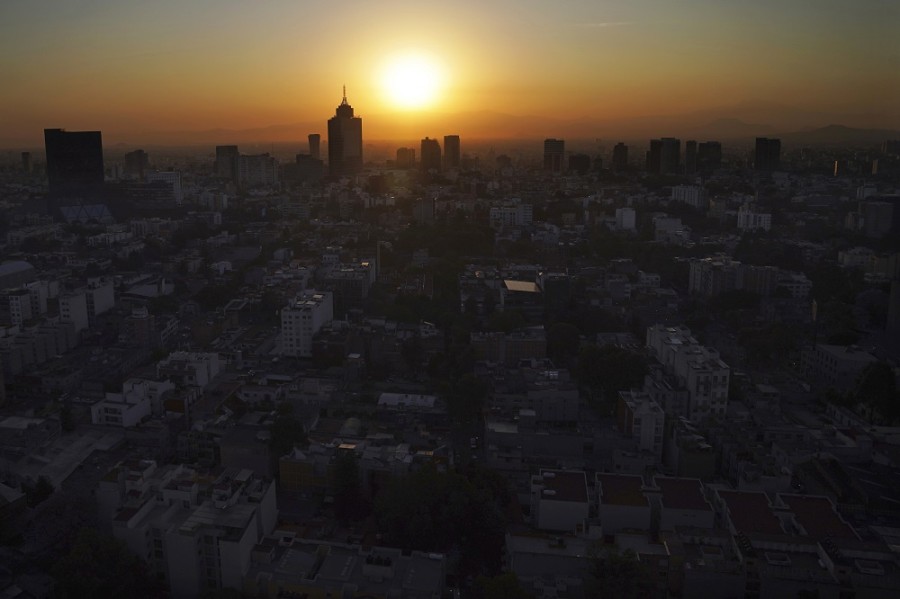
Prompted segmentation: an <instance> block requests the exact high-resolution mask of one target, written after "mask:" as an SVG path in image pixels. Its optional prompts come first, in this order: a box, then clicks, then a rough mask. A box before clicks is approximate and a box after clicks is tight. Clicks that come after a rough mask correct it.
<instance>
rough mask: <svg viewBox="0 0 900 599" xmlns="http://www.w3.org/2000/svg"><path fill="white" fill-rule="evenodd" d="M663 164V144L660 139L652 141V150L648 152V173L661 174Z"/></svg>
mask: <svg viewBox="0 0 900 599" xmlns="http://www.w3.org/2000/svg"><path fill="white" fill-rule="evenodd" d="M661 162H662V142H661V141H660V140H658V139H651V140H650V149H649V150H647V172H649V173H657V174H659V165H660V164H661Z"/></svg>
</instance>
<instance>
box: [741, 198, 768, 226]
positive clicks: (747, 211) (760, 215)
mask: <svg viewBox="0 0 900 599" xmlns="http://www.w3.org/2000/svg"><path fill="white" fill-rule="evenodd" d="M737 228H738V229H739V230H741V231H756V230H757V229H762V230H763V231H768V230H769V229H771V228H772V215H771V214H770V213H768V212H756V211H755V210H754V209H753V208H752V207H751V206H749V205H748V204H744V205H743V206H741V207H740V208H739V209H738V214H737Z"/></svg>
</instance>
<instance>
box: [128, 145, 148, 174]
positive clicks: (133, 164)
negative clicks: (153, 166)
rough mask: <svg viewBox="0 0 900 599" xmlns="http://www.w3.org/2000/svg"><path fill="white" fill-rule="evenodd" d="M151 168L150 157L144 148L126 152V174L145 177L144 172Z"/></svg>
mask: <svg viewBox="0 0 900 599" xmlns="http://www.w3.org/2000/svg"><path fill="white" fill-rule="evenodd" d="M149 168H150V157H149V156H147V152H145V151H143V150H135V151H134V152H128V153H127V154H125V174H126V175H127V176H129V177H137V178H138V179H141V180H143V179H144V173H145V172H146V171H147V170H149Z"/></svg>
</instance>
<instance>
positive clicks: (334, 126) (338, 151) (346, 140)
mask: <svg viewBox="0 0 900 599" xmlns="http://www.w3.org/2000/svg"><path fill="white" fill-rule="evenodd" d="M361 170H362V119H361V118H359V117H358V116H353V107H352V106H350V104H348V103H347V88H344V97H343V99H342V100H341V104H340V106H338V107H337V110H335V112H334V116H333V117H331V118H330V119H328V173H329V174H330V175H331V176H333V177H339V176H341V175H350V174H353V173H358V172H359V171H361Z"/></svg>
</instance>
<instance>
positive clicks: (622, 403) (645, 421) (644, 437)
mask: <svg viewBox="0 0 900 599" xmlns="http://www.w3.org/2000/svg"><path fill="white" fill-rule="evenodd" d="M618 421H619V430H620V431H621V432H622V433H623V434H624V435H625V436H627V437H629V438H631V439H634V441H635V443H636V444H637V448H638V450H640V451H642V452H647V453H650V454H653V455H654V456H656V459H657V460H658V461H662V453H663V428H664V426H665V423H666V415H665V412H663V409H662V408H661V407H659V404H658V403H657V402H656V401H654V400H653V398H651V397H650V395H648V394H647V393H644V392H643V391H620V392H619V406H618Z"/></svg>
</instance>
